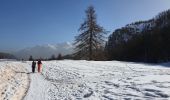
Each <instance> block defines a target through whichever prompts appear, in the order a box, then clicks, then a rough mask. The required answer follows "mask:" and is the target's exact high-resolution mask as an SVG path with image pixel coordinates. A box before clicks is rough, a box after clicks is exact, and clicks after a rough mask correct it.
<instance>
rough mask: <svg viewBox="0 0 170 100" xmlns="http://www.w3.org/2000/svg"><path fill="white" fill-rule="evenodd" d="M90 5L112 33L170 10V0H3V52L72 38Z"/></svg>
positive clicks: (0, 23) (0, 44) (0, 14)
mask: <svg viewBox="0 0 170 100" xmlns="http://www.w3.org/2000/svg"><path fill="white" fill-rule="evenodd" d="M89 5H93V6H94V7H95V10H96V13H97V19H98V23H99V24H100V25H101V26H103V27H104V28H105V29H106V30H107V31H110V33H109V34H111V33H112V32H113V31H114V30H115V29H116V28H120V27H123V26H124V25H126V24H129V23H131V22H134V21H138V20H148V19H150V18H152V17H154V16H155V15H157V14H158V13H159V12H161V11H164V10H167V9H169V8H170V0H0V51H4V50H15V49H21V48H24V47H30V46H34V45H41V44H56V43H61V42H66V41H73V40H74V36H76V35H77V34H78V31H77V30H78V28H79V26H80V24H81V23H82V22H83V20H84V18H85V10H86V9H87V7H88V6H89Z"/></svg>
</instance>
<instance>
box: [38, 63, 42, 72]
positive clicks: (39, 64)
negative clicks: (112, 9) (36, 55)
mask: <svg viewBox="0 0 170 100" xmlns="http://www.w3.org/2000/svg"><path fill="white" fill-rule="evenodd" d="M37 65H38V72H39V73H40V72H41V67H42V62H41V60H38V62H37Z"/></svg>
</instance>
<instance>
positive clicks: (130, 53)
mask: <svg viewBox="0 0 170 100" xmlns="http://www.w3.org/2000/svg"><path fill="white" fill-rule="evenodd" d="M79 32H80V35H78V36H76V37H75V46H76V48H75V53H74V54H73V55H74V59H86V60H121V61H135V62H151V63H157V62H165V61H170V10H167V11H164V12H162V13H160V14H158V15H157V16H156V17H154V18H153V19H150V20H148V21H138V22H135V23H131V24H128V25H126V26H125V27H122V28H120V29H117V30H115V31H114V32H113V33H112V34H111V35H110V36H109V37H108V40H107V41H106V42H105V41H104V40H105V38H104V35H105V33H107V32H106V31H105V30H104V29H103V27H101V26H99V25H98V24H97V21H96V14H95V10H94V8H93V7H92V6H90V7H89V8H88V9H87V10H86V19H85V21H84V23H82V24H81V26H80V29H79ZM104 43H105V45H103V44H104Z"/></svg>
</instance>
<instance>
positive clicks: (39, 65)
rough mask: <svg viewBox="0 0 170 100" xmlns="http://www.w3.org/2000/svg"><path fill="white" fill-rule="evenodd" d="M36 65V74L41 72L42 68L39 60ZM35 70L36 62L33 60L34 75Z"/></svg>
mask: <svg viewBox="0 0 170 100" xmlns="http://www.w3.org/2000/svg"><path fill="white" fill-rule="evenodd" d="M37 65H38V72H39V73H40V72H41V69H42V68H41V67H42V62H41V60H38V62H37ZM35 68H36V61H34V60H33V62H32V72H33V73H34V72H35Z"/></svg>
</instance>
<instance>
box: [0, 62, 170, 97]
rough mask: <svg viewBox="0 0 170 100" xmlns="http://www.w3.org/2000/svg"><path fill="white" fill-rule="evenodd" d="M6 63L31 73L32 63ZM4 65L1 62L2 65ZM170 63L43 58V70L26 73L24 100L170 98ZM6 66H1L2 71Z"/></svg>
mask: <svg viewBox="0 0 170 100" xmlns="http://www.w3.org/2000/svg"><path fill="white" fill-rule="evenodd" d="M7 62H8V64H10V66H17V65H20V66H24V68H26V69H27V71H28V72H27V73H29V72H31V62H25V63H23V62H16V61H7ZM5 63H6V62H5ZM4 65H5V64H4V63H3V62H0V66H4ZM164 65H166V67H165V66H164ZM168 65H169V64H160V65H149V64H145V63H133V62H119V61H85V60H80V61H73V60H62V61H43V70H42V73H37V72H36V73H30V74H24V75H27V76H29V77H30V85H29V86H27V90H28V92H27V93H26V94H25V95H26V96H25V98H24V100H99V99H100V100H115V99H116V100H117V99H118V100H130V99H132V100H133V99H142V100H143V99H148V100H153V99H163V100H168V99H170V68H168V67H167V66H168ZM3 68H5V67H0V70H1V72H0V73H2V70H3ZM27 81H28V80H27ZM0 86H2V85H1V83H0ZM16 88H17V86H16ZM0 90H1V89H0ZM0 92H1V91H0ZM9 92H11V95H13V94H14V93H13V92H12V91H9ZM8 98H10V96H8Z"/></svg>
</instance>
